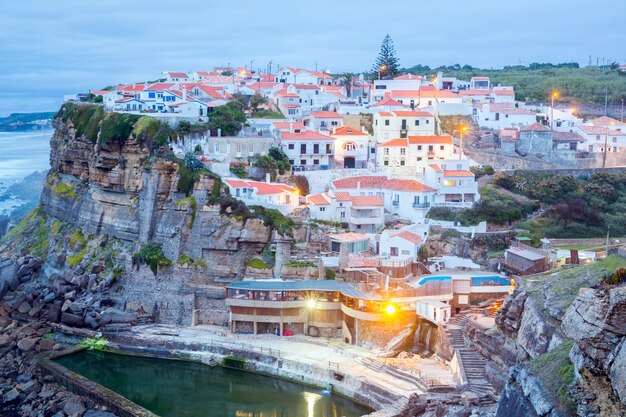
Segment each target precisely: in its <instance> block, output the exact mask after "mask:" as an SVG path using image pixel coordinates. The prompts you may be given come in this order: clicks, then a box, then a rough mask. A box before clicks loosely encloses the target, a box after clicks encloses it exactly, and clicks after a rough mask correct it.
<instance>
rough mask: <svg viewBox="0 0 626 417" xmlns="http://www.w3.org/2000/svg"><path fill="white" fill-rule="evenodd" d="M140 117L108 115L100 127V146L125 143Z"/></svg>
mask: <svg viewBox="0 0 626 417" xmlns="http://www.w3.org/2000/svg"><path fill="white" fill-rule="evenodd" d="M139 118H140V116H137V115H134V114H125V113H107V115H106V116H105V117H104V119H103V120H102V125H101V127H100V139H99V140H98V142H99V143H100V144H105V143H110V142H113V141H117V142H119V143H123V142H124V141H126V139H128V137H129V136H130V134H131V133H132V132H133V126H134V125H135V123H136V122H137V121H138V120H139Z"/></svg>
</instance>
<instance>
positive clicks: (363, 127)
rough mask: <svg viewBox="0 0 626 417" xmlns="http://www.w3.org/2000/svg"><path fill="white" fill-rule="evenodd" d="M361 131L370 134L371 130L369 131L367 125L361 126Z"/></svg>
mask: <svg viewBox="0 0 626 417" xmlns="http://www.w3.org/2000/svg"><path fill="white" fill-rule="evenodd" d="M361 132H363V133H368V134H369V132H368V131H367V129H365V126H361Z"/></svg>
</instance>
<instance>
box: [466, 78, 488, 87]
mask: <svg viewBox="0 0 626 417" xmlns="http://www.w3.org/2000/svg"><path fill="white" fill-rule="evenodd" d="M489 89H491V82H490V81H489V77H472V78H470V90H489Z"/></svg>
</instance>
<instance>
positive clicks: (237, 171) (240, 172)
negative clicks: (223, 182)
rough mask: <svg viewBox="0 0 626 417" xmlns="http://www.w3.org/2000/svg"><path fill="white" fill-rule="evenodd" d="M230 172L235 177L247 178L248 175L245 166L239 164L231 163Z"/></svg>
mask: <svg viewBox="0 0 626 417" xmlns="http://www.w3.org/2000/svg"><path fill="white" fill-rule="evenodd" d="M230 172H231V173H232V174H233V175H235V176H236V177H237V178H248V176H249V175H250V173H249V172H248V170H247V169H246V167H245V166H243V165H241V164H236V165H231V166H230Z"/></svg>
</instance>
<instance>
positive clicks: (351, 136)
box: [330, 126, 370, 168]
mask: <svg viewBox="0 0 626 417" xmlns="http://www.w3.org/2000/svg"><path fill="white" fill-rule="evenodd" d="M330 136H332V137H333V138H335V168H342V167H343V168H366V167H367V161H368V159H369V158H368V157H369V146H368V145H369V138H370V136H369V135H368V134H367V133H364V132H362V131H360V130H359V129H354V128H352V127H349V126H342V127H340V128H337V129H333V131H332V133H331V134H330Z"/></svg>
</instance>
